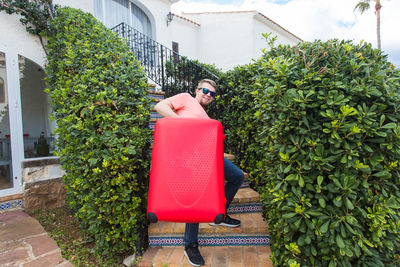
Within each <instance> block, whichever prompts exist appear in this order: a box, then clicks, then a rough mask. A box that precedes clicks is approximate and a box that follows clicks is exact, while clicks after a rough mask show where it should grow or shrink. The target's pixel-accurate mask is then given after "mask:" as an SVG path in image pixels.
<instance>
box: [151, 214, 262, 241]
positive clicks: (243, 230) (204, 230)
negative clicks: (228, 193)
mask: <svg viewBox="0 0 400 267" xmlns="http://www.w3.org/2000/svg"><path fill="white" fill-rule="evenodd" d="M231 217H232V218H234V219H238V220H240V221H241V222H242V223H241V225H240V226H239V227H225V226H211V225H209V224H208V223H200V229H199V236H202V235H210V234H221V235H232V234H233V235H242V234H260V233H261V234H268V225H267V223H266V222H265V221H264V219H263V218H262V215H261V213H241V214H234V215H232V216H231ZM184 233H185V223H174V222H162V221H160V222H157V223H152V224H150V226H149V236H150V237H160V236H162V235H170V234H173V235H177V236H180V237H181V238H182V236H183V234H184Z"/></svg>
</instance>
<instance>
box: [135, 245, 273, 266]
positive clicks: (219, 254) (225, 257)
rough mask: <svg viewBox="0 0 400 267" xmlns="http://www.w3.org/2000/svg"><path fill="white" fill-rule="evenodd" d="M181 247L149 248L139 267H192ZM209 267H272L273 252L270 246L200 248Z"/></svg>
mask: <svg viewBox="0 0 400 267" xmlns="http://www.w3.org/2000/svg"><path fill="white" fill-rule="evenodd" d="M183 251H184V248H183V247H182V246H181V247H163V248H159V247H153V248H149V249H148V250H147V251H146V253H145V254H144V255H143V258H142V260H141V261H140V262H139V263H138V265H137V266H138V267H150V266H168V267H178V266H179V267H186V266H187V267H189V266H191V265H190V264H189V262H188V260H187V259H186V257H185V256H184V254H183ZM200 253H201V254H202V256H203V258H204V260H205V262H206V264H205V265H204V266H208V267H220V266H224V267H239V266H240V267H242V266H243V267H272V266H273V265H272V261H271V260H270V259H269V256H270V255H271V250H270V248H269V247H268V246H247V247H242V246H237V247H200Z"/></svg>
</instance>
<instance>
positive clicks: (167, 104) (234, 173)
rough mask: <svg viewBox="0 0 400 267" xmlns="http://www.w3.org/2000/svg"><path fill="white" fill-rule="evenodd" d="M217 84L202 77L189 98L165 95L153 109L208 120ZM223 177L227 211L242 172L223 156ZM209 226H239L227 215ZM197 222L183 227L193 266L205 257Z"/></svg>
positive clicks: (186, 253)
mask: <svg viewBox="0 0 400 267" xmlns="http://www.w3.org/2000/svg"><path fill="white" fill-rule="evenodd" d="M216 89H217V85H216V84H215V82H214V81H212V80H209V79H203V80H201V81H200V82H199V83H198V85H197V88H196V96H195V97H192V96H191V95H190V94H188V93H181V94H177V95H175V96H172V97H169V98H166V99H164V100H162V101H161V102H159V103H158V104H157V105H156V106H155V107H154V109H155V110H156V111H157V112H158V113H159V114H160V115H161V116H163V117H189V118H204V119H209V117H208V115H207V113H206V111H205V110H204V108H205V107H207V106H208V105H210V104H211V102H212V101H213V100H214V97H215V95H216ZM224 176H225V180H226V183H225V198H226V206H225V210H228V207H229V205H230V203H231V202H232V199H233V197H234V196H235V194H236V192H237V191H238V190H239V188H240V185H241V184H242V183H243V179H244V174H243V172H242V171H241V170H240V169H239V168H238V167H237V166H235V165H234V164H233V163H232V162H230V161H229V160H227V159H225V158H224ZM210 225H214V226H217V225H222V226H227V227H238V226H240V221H239V220H236V219H233V218H231V217H230V216H228V215H226V217H225V220H224V221H223V222H222V223H220V224H215V223H210ZM198 234H199V224H198V223H187V224H186V227H185V236H184V245H185V252H184V253H185V256H186V257H187V258H188V260H189V263H190V264H192V265H193V266H200V265H204V259H203V257H202V256H201V254H200V251H199V248H198Z"/></svg>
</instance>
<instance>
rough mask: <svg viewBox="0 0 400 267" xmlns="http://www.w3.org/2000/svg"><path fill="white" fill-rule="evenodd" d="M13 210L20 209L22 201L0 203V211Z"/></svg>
mask: <svg viewBox="0 0 400 267" xmlns="http://www.w3.org/2000/svg"><path fill="white" fill-rule="evenodd" d="M15 208H22V199H17V200H10V201H6V202H2V203H0V211H6V210H9V209H15Z"/></svg>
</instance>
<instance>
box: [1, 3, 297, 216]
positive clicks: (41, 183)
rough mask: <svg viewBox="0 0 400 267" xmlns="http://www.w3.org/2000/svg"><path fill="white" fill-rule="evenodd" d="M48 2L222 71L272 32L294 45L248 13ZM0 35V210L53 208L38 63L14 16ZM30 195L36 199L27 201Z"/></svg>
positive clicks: (34, 40) (49, 134) (32, 42)
mask: <svg viewBox="0 0 400 267" xmlns="http://www.w3.org/2000/svg"><path fill="white" fill-rule="evenodd" d="M53 2H54V3H55V4H59V5H61V6H70V7H73V8H78V9H81V10H83V11H85V12H89V13H91V14H93V15H94V16H95V17H96V18H97V19H98V20H100V21H101V22H102V23H104V24H105V25H106V26H107V27H109V28H112V27H114V26H116V25H118V24H119V23H121V22H124V23H126V24H128V25H130V26H132V27H133V28H135V29H136V30H138V31H140V32H142V33H143V34H145V35H147V36H148V37H150V38H151V39H153V40H155V41H157V42H158V43H160V44H162V45H164V46H166V47H169V48H172V49H173V51H174V52H176V53H179V54H181V55H184V56H186V57H188V58H190V59H197V60H199V61H200V62H204V63H209V64H215V65H216V66H217V67H219V68H221V69H223V70H228V69H231V68H232V67H234V66H235V65H239V64H246V63H250V62H251V59H252V58H257V57H259V56H260V54H261V48H263V47H265V46H266V43H265V41H264V40H263V38H262V36H261V33H264V32H272V35H276V36H277V37H278V42H279V43H285V44H296V43H297V42H299V41H301V39H299V38H298V37H296V36H295V35H293V34H291V33H290V32H288V31H287V30H285V29H283V28H282V27H280V26H279V25H278V24H276V23H275V22H273V21H271V20H269V19H268V18H267V17H266V16H264V15H262V14H261V13H259V12H256V11H243V12H223V13H218V12H214V13H212V12H211V13H186V14H180V15H177V14H175V15H174V14H172V13H171V5H172V4H173V3H174V2H177V0H53ZM0 34H1V36H3V37H2V38H1V39H0V204H1V203H2V204H1V206H0V207H1V210H5V209H8V208H10V207H15V206H20V205H22V199H23V203H24V204H23V205H24V206H25V208H26V207H30V208H32V209H34V208H38V207H40V206H46V205H47V206H57V205H58V204H59V201H60V200H59V199H57V198H55V197H54V195H55V194H62V190H63V189H62V180H61V177H62V175H63V170H62V169H61V166H60V164H59V159H58V157H56V156H54V154H53V151H54V147H53V140H54V138H56V137H55V136H54V129H55V127H56V125H55V123H54V122H52V121H51V120H50V119H49V117H50V115H51V112H52V111H51V110H50V105H49V98H48V95H47V94H46V93H45V92H44V89H45V82H44V77H45V74H44V68H45V65H46V55H45V52H44V50H43V48H42V45H41V43H40V40H39V39H38V37H37V36H34V35H32V34H29V33H28V32H27V31H26V30H25V26H23V25H22V24H21V23H20V21H19V16H17V15H15V14H14V15H9V14H6V13H5V12H0ZM35 194H36V195H40V197H39V198H36V199H35V198H34V197H31V196H30V195H32V196H34V195H35ZM4 203H6V204H4ZM1 210H0V211H1Z"/></svg>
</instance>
